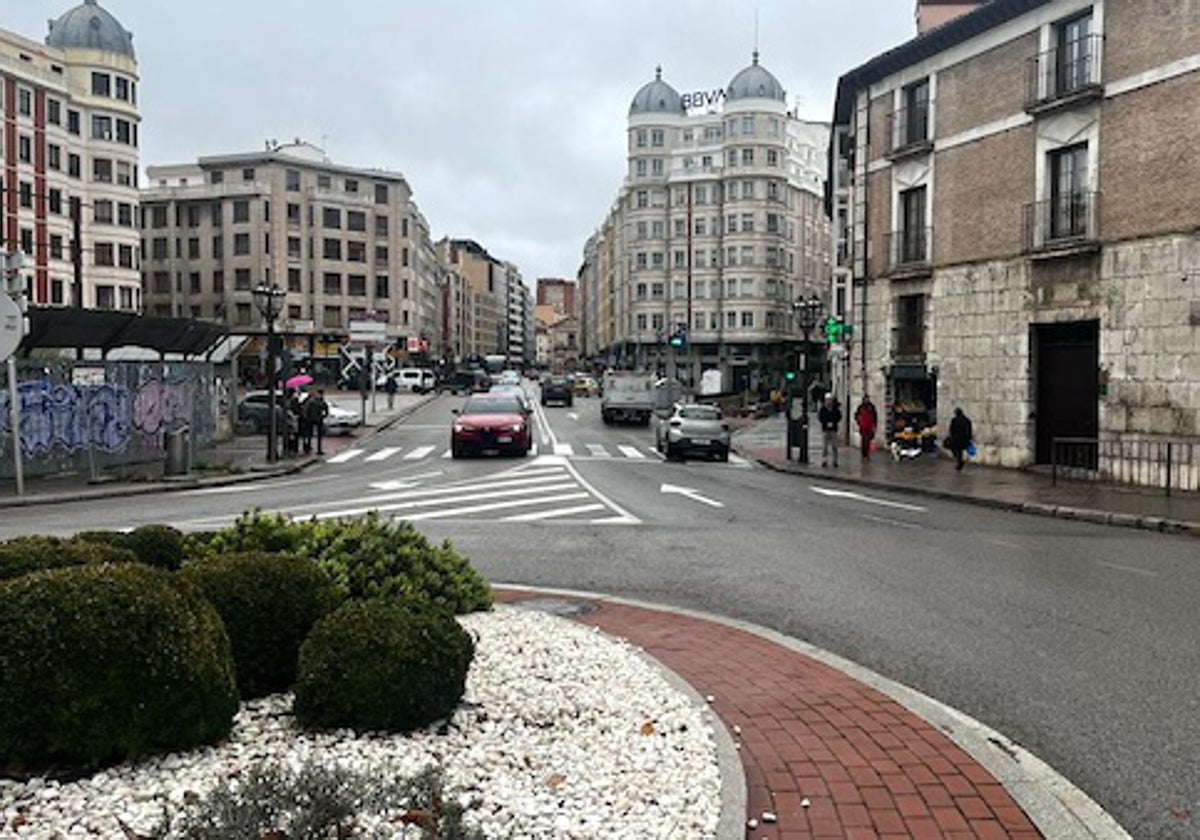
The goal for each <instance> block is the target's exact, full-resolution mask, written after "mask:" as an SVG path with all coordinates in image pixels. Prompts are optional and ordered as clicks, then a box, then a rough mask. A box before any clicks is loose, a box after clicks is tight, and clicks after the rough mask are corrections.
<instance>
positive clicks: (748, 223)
mask: <svg viewBox="0 0 1200 840" xmlns="http://www.w3.org/2000/svg"><path fill="white" fill-rule="evenodd" d="M753 232H754V214H753V213H743V214H742V233H753Z"/></svg>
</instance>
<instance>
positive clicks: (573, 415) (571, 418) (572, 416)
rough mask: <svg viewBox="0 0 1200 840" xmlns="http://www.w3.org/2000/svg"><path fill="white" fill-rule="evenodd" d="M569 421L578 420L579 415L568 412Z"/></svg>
mask: <svg viewBox="0 0 1200 840" xmlns="http://www.w3.org/2000/svg"><path fill="white" fill-rule="evenodd" d="M567 419H568V420H578V419H579V415H578V414H576V413H575V412H574V411H568V412H567Z"/></svg>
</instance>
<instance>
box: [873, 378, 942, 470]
mask: <svg viewBox="0 0 1200 840" xmlns="http://www.w3.org/2000/svg"><path fill="white" fill-rule="evenodd" d="M884 382H885V387H886V392H885V394H884V417H885V426H884V428H885V429H886V430H887V442H888V445H889V446H892V448H893V451H894V452H896V453H897V454H899V455H901V456H905V457H916V456H917V455H920V454H922V453H929V452H937V450H938V445H939V443H938V441H939V440H940V437H939V434H938V422H937V370H936V369H931V368H927V367H925V366H924V365H893V366H892V367H890V368H887V369H886V370H885V372H884Z"/></svg>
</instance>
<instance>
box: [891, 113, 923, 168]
mask: <svg viewBox="0 0 1200 840" xmlns="http://www.w3.org/2000/svg"><path fill="white" fill-rule="evenodd" d="M931 134H932V133H931V132H930V130H929V104H928V103H924V104H921V105H919V106H907V105H906V106H902V107H900V108H898V109H897V110H895V111H893V112H892V113H891V114H889V115H888V133H887V137H888V147H887V152H886V153H885V157H887V158H889V159H891V160H896V159H897V158H903V157H910V156H913V155H922V154H926V153H928V152H930V151H932V150H933V138H932V136H931Z"/></svg>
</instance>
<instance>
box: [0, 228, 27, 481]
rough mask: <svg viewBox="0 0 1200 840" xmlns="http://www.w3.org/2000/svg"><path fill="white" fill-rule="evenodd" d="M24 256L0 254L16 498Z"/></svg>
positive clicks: (0, 317)
mask: <svg viewBox="0 0 1200 840" xmlns="http://www.w3.org/2000/svg"><path fill="white" fill-rule="evenodd" d="M24 267H25V255H24V254H23V253H21V252H20V251H13V252H11V253H10V252H7V251H0V276H2V278H3V280H4V293H3V294H0V355H3V356H4V357H5V365H6V367H7V373H8V417H9V427H10V428H11V429H12V448H13V476H14V478H15V479H16V483H17V495H18V496H24V495H25V471H24V465H23V464H22V462H21V403H20V401H19V399H18V398H19V393H18V390H17V360H16V357H15V356H14V353H16V350H17V345H19V344H20V343H21V339H22V338H24V337H25V284H24V281H23V280H22V279H21V269H23V268H24Z"/></svg>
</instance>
